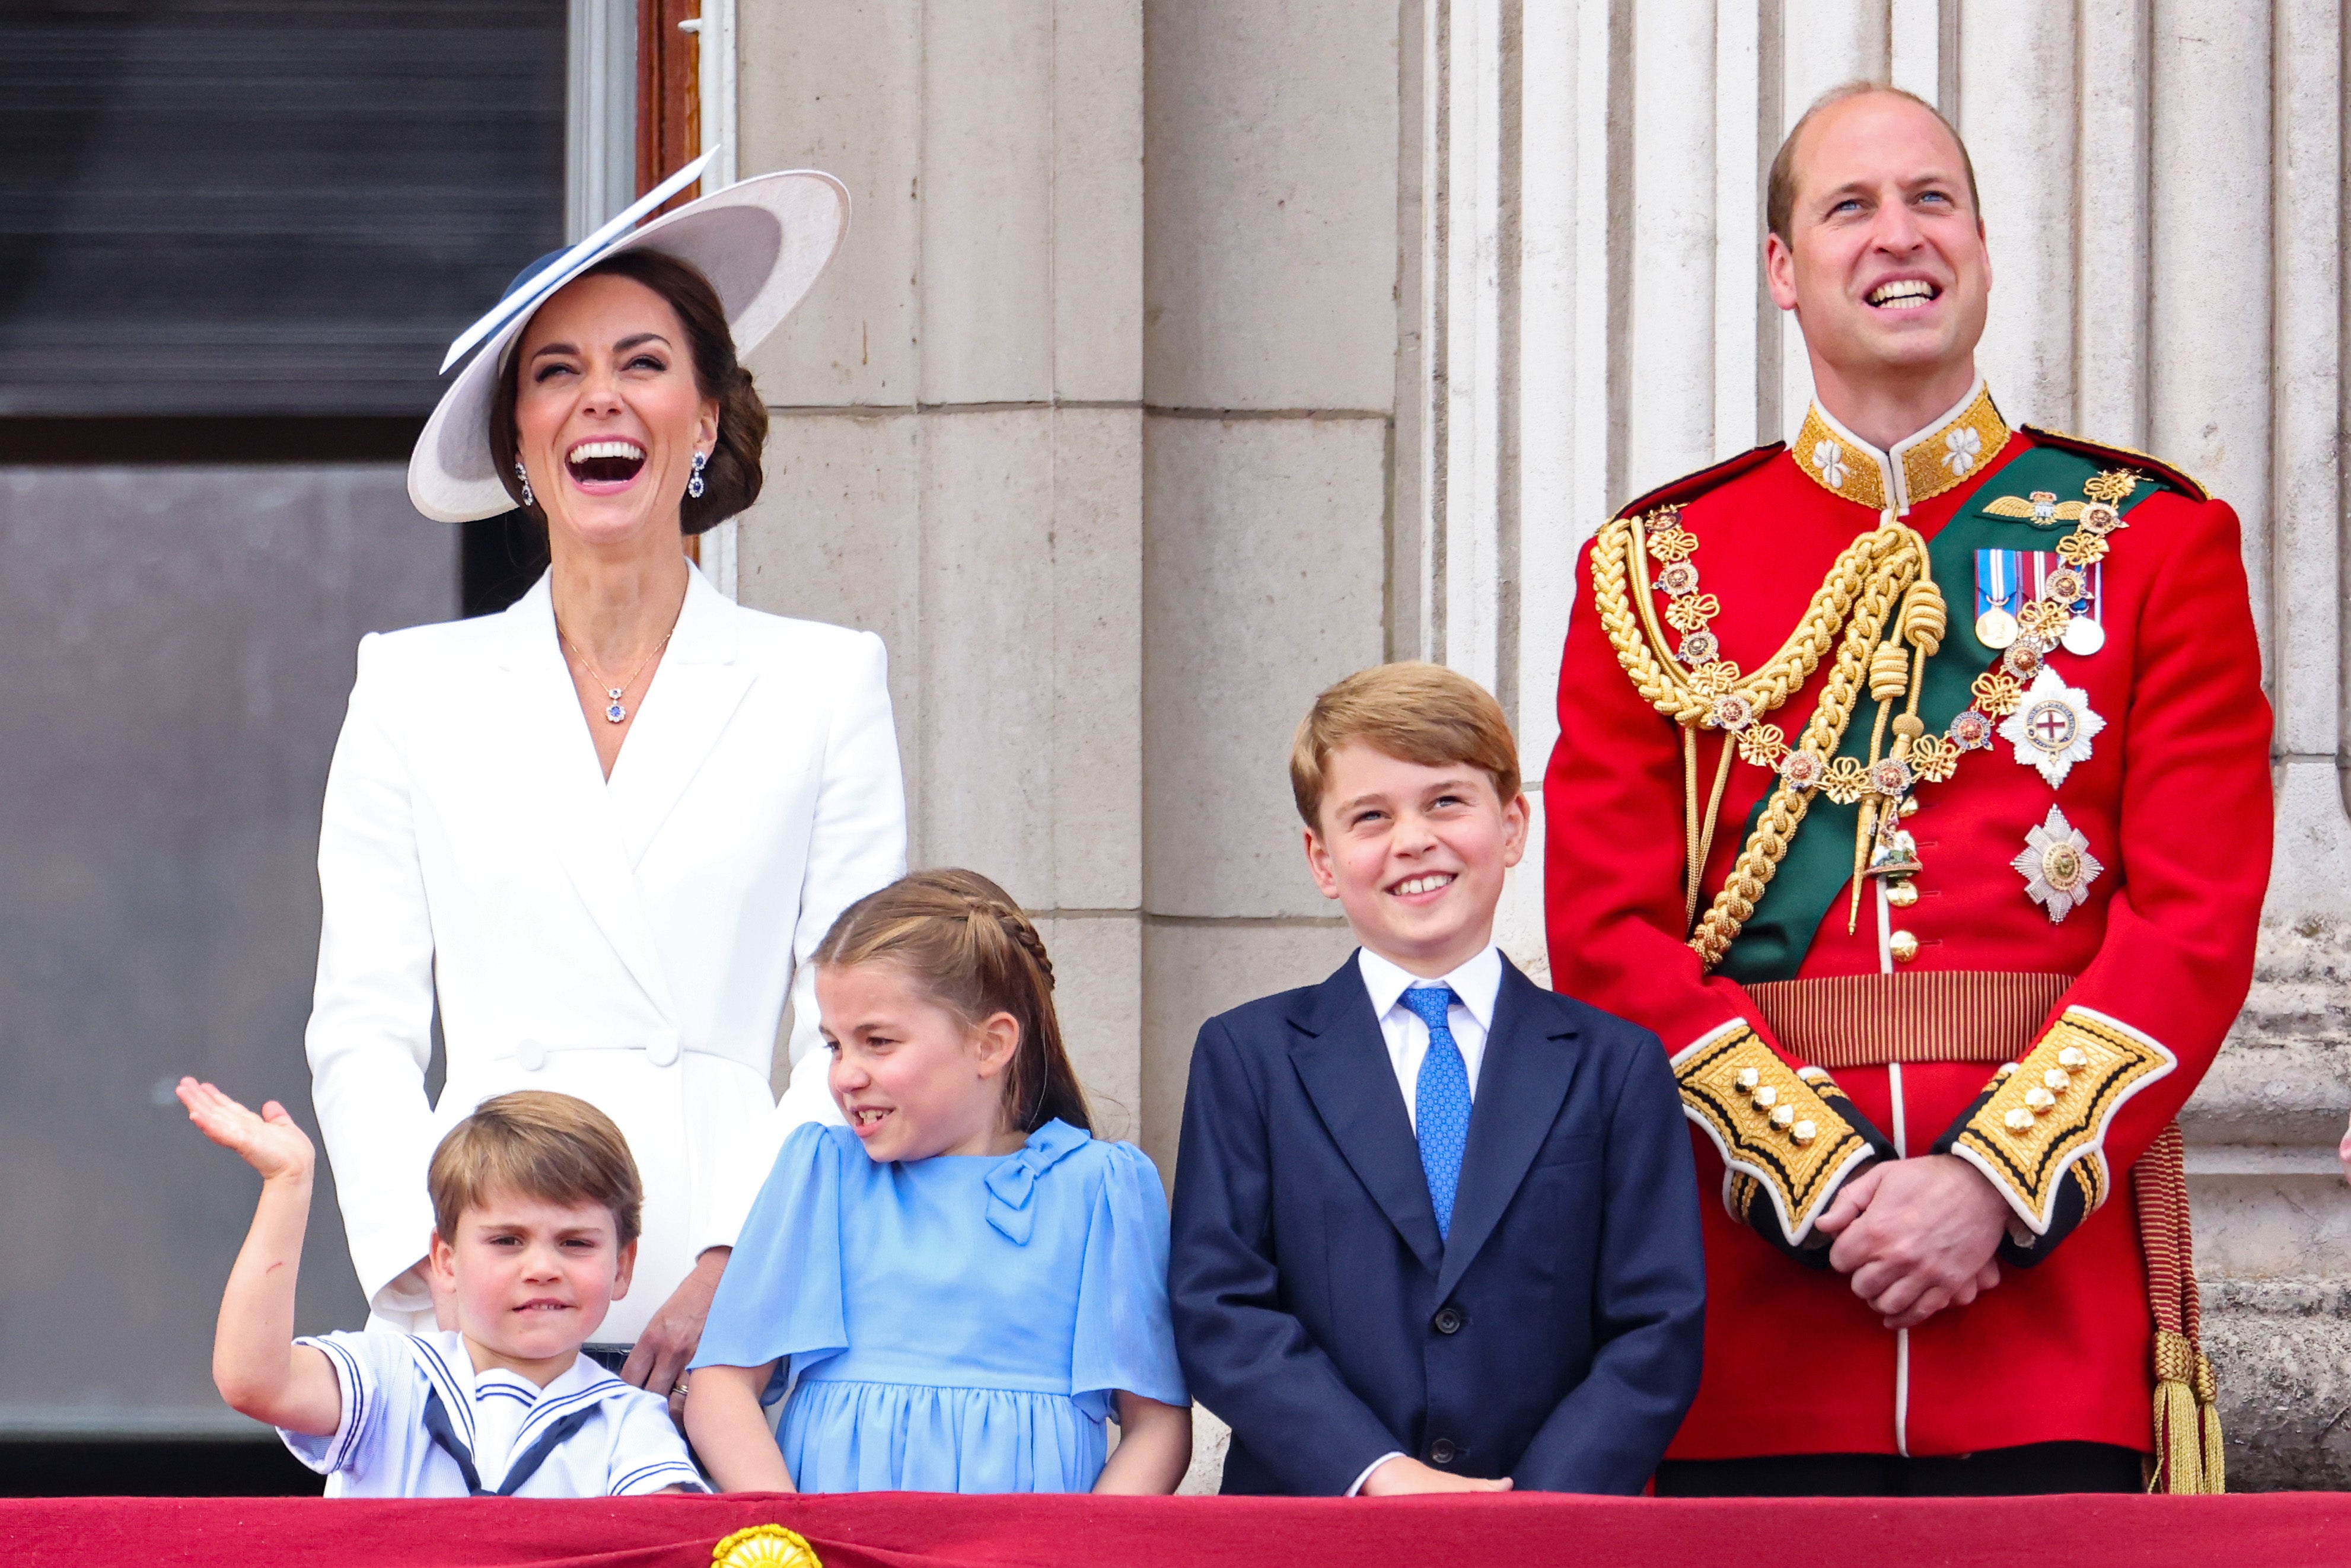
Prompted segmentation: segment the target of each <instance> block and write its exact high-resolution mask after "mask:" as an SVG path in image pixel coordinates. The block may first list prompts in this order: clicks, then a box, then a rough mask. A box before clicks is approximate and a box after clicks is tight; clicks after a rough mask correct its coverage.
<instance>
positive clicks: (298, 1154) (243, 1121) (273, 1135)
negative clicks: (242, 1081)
mask: <svg viewBox="0 0 2351 1568" xmlns="http://www.w3.org/2000/svg"><path fill="white" fill-rule="evenodd" d="M178 1093H179V1096H180V1103H181V1104H183V1105H185V1106H186V1107H187V1108H188V1120H189V1121H191V1122H193V1123H194V1124H196V1130H197V1131H199V1132H201V1133H202V1134H204V1136H205V1137H207V1138H210V1139H211V1140H212V1141H213V1142H214V1143H215V1144H218V1145H220V1146H221V1147H222V1148H225V1149H235V1151H236V1152H237V1153H238V1154H239V1155H243V1156H244V1158H245V1163H246V1165H249V1166H252V1167H253V1168H254V1169H255V1170H257V1171H259V1172H260V1173H261V1176H262V1179H263V1180H264V1181H267V1180H270V1179H272V1178H275V1177H280V1176H308V1175H309V1174H310V1171H311V1167H312V1166H314V1165H316V1163H317V1161H318V1157H319V1156H318V1153H317V1151H316V1150H314V1149H313V1148H312V1147H311V1146H310V1139H309V1136H308V1134H305V1133H304V1132H303V1131H302V1129H301V1128H300V1127H298V1126H296V1125H295V1124H294V1118H293V1117H292V1116H289V1115H287V1113H286V1107H285V1106H283V1105H281V1104H279V1103H277V1101H275V1100H271V1101H267V1102H266V1103H264V1104H263V1105H262V1107H261V1113H260V1114H259V1115H256V1114H255V1113H253V1112H252V1111H250V1110H249V1109H247V1108H246V1107H245V1106H243V1105H240V1104H238V1103H236V1102H235V1101H234V1100H232V1099H230V1098H229V1097H228V1096H227V1095H225V1094H224V1093H222V1092H220V1091H219V1090H218V1089H217V1088H215V1087H214V1086H213V1085H212V1084H209V1083H200V1082H197V1081H196V1080H195V1079H193V1078H183V1079H181V1080H180V1086H179V1090H178Z"/></svg>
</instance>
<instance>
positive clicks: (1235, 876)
mask: <svg viewBox="0 0 2351 1568" xmlns="http://www.w3.org/2000/svg"><path fill="white" fill-rule="evenodd" d="M1400 47H1401V43H1400V37H1399V31H1398V26H1397V8H1396V5H1395V3H1394V0H1297V3H1290V4H1283V5H1267V4H1264V3H1263V0H1151V3H1148V4H1146V5H1145V6H1144V60H1145V62H1146V76H1145V79H1144V109H1145V114H1144V141H1145V148H1146V158H1147V162H1148V166H1149V169H1150V177H1149V179H1148V181H1147V182H1146V183H1145V186H1144V237H1145V240H1146V242H1147V243H1146V246H1145V249H1144V398H1145V401H1146V402H1147V405H1148V406H1147V408H1146V411H1145V413H1144V435H1143V444H1144V483H1143V628H1144V671H1143V681H1144V691H1143V695H1144V705H1143V763H1144V854H1143V893H1144V998H1143V999H1144V1015H1143V1016H1144V1024H1143V1037H1144V1051H1143V1055H1144V1140H1145V1145H1146V1146H1147V1147H1148V1148H1149V1149H1150V1150H1151V1152H1152V1153H1153V1154H1154V1155H1155V1156H1157V1158H1158V1159H1159V1161H1160V1164H1161V1167H1162V1168H1163V1169H1166V1170H1172V1169H1173V1165H1174V1154H1175V1134H1176V1131H1177V1127H1178V1125H1179V1123H1180V1118H1181V1115H1182V1106H1183V1091H1184V1080H1185V1073H1186V1068H1187V1066H1188V1063H1189V1061H1190V1058H1191V1048H1192V1040H1193V1038H1194V1036H1195V1034H1196V1032H1197V1030H1198V1029H1199V1025H1200V1022H1201V1020H1202V1019H1205V1018H1207V1017H1208V1016H1209V1015H1210V1014H1212V1013H1215V1012H1217V1011H1218V1010H1221V1009H1225V1008H1228V1007H1232V1006H1234V1005H1236V1004H1238V1003H1239V1002H1242V1001H1245V1000H1247V999H1249V998H1252V997H1256V996H1259V995H1262V994H1264V993H1266V992H1268V991H1272V990H1279V989H1285V988H1290V987H1293V986H1299V985H1305V984H1310V983H1312V982H1314V981H1317V980H1320V979H1321V978H1322V977H1323V976H1324V975H1325V974H1327V973H1329V972H1330V970H1331V969H1332V967H1334V966H1335V965H1336V964H1337V963H1338V962H1339V961H1340V959H1341V958H1343V956H1345V955H1346V953H1347V952H1348V951H1349V950H1350V948H1351V946H1352V942H1351V940H1350V938H1349V937H1348V935H1347V933H1346V930H1345V928H1344V926H1343V924H1342V923H1341V922H1340V921H1339V920H1338V919H1337V918H1335V916H1336V911H1335V909H1333V908H1332V906H1330V905H1328V904H1325V903H1324V902H1323V900H1322V897H1321V895H1320V894H1317V893H1316V892H1315V889H1314V885H1313V883H1312V882H1311V881H1310V880H1309V878H1308V876H1307V874H1306V870H1305V866H1304V863H1303V860H1302V857H1301V852H1300V848H1299V822H1298V817H1297V812H1296V810H1295V809H1294V808H1293V806H1292V805H1291V803H1290V789H1289V785H1288V778H1287V763H1288V757H1289V744H1290V732H1291V730H1292V728H1293V727H1295V726H1296V725H1297V723H1298V721H1299V719H1300V718H1301V717H1302V716H1304V714H1305V712H1306V708H1307V705H1308V704H1309V703H1310V702H1311V700H1312V698H1313V695H1314V694H1315V693H1316V692H1317V691H1319V690H1320V689H1322V687H1323V686H1324V685H1329V684H1330V683H1331V682H1332V681H1334V680H1336V679H1338V678H1339V677H1340V676H1342V675H1344V674H1348V673H1349V672H1350V671H1353V670H1355V669H1357V668H1360V667H1361V666H1363V665H1365V664H1376V663H1378V662H1379V661H1380V660H1381V659H1382V658H1383V657H1384V656H1385V655H1386V653H1387V647H1388V644H1387V636H1386V627H1385V623H1384V612H1385V609H1386V604H1387V586H1388V583H1387V579H1388V574H1389V571H1390V570H1391V561H1390V559H1389V547H1388V522H1389V517H1388V507H1389V496H1390V493H1391V488H1392V484H1393V481H1394V473H1393V455H1392V444H1391V434H1392V425H1393V419H1394V414H1395V395H1396V381H1395V360H1396V342H1397V332H1398V316H1399V305H1398V298H1397V295H1398V288H1397V269H1398V238H1397V235H1398V223H1397V203H1398V177H1397V169H1398V160H1399V152H1398V137H1399V110H1398V83H1399V64H1398V51H1399V48H1400Z"/></svg>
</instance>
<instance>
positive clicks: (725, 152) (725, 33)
mask: <svg viewBox="0 0 2351 1568" xmlns="http://www.w3.org/2000/svg"><path fill="white" fill-rule="evenodd" d="M699 22H700V26H696V27H695V28H693V29H691V30H692V32H693V33H694V35H695V41H696V42H697V43H698V44H699V45H700V46H701V47H699V48H698V49H697V50H696V51H695V64H696V66H697V68H698V69H699V72H700V76H701V80H700V81H699V83H698V84H697V86H698V87H699V89H700V91H701V95H702V145H703V147H704V148H705V150H706V151H708V152H711V153H713V154H715V156H713V157H712V159H711V160H710V167H709V168H707V169H705V170H704V171H703V174H702V180H703V185H702V193H703V194H704V195H705V196H706V195H708V194H709V193H711V192H713V191H723V190H725V189H726V187H727V186H729V185H731V184H733V183H735V182H736V180H737V178H738V176H737V174H736V172H735V101H736V99H735V73H736V44H735V0H702V16H700V18H699Z"/></svg>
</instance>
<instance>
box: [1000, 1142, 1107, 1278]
mask: <svg viewBox="0 0 2351 1568" xmlns="http://www.w3.org/2000/svg"><path fill="white" fill-rule="evenodd" d="M1090 1141H1091V1140H1090V1139H1089V1138H1088V1137H1087V1135H1086V1134H1083V1133H1081V1132H1079V1131H1078V1130H1077V1129H1076V1128H1075V1127H1072V1126H1071V1125H1070V1124H1068V1123H1067V1122H1062V1121H1051V1122H1048V1123H1046V1124H1044V1125H1043V1126H1041V1127H1040V1128H1038V1129H1037V1130H1036V1131H1035V1132H1033V1133H1031V1134H1029V1141H1028V1143H1026V1144H1024V1145H1021V1147H1020V1148H1019V1151H1018V1152H1017V1153H1014V1154H1010V1155H1006V1156H1005V1157H1004V1159H1003V1161H1002V1163H1000V1164H999V1165H998V1166H997V1167H996V1168H995V1169H994V1170H992V1171H990V1172H988V1173H987V1222H988V1224H990V1225H992V1226H994V1227H996V1228H997V1230H998V1232H999V1233H1001V1234H1002V1235H1003V1236H1004V1237H1005V1239H1008V1240H1009V1241H1011V1242H1012V1243H1013V1244H1014V1245H1016V1246H1020V1247H1026V1246H1028V1245H1029V1236H1030V1235H1031V1234H1032V1233H1033V1232H1034V1231H1035V1230H1036V1228H1037V1210H1036V1209H1035V1208H1034V1207H1031V1205H1030V1203H1029V1199H1030V1198H1032V1197H1035V1196H1036V1192H1037V1178H1038V1177H1039V1176H1043V1175H1044V1174H1045V1173H1046V1172H1047V1171H1049V1170H1051V1169H1052V1168H1053V1167H1054V1166H1057V1165H1059V1164H1061V1162H1062V1161H1063V1160H1065V1159H1067V1158H1068V1157H1069V1156H1070V1155H1073V1154H1076V1153H1077V1152H1078V1151H1079V1150H1080V1149H1082V1148H1084V1147H1085V1146H1086V1145H1087V1144H1088V1143H1089V1142H1090Z"/></svg>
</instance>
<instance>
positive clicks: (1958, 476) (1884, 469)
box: [1795, 376, 2009, 517]
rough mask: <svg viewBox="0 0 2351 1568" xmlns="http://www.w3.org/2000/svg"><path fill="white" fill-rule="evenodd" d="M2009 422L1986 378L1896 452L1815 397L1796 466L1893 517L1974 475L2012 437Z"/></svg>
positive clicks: (1850, 498) (1797, 449)
mask: <svg viewBox="0 0 2351 1568" xmlns="http://www.w3.org/2000/svg"><path fill="white" fill-rule="evenodd" d="M2008 434H2009V430H2008V421H2006V420H2004V419H2002V418H2001V416H2000V410H1999V409H1997V408H1995V407H1993V406H1992V401H1991V392H1987V391H1985V390H1984V383H1983V378H1982V377H1981V376H1978V377H1977V378H1976V384H1975V385H1974V386H1972V387H1970V388H1969V389H1968V395H1967V396H1965V397H1963V398H1961V399H1960V400H1959V402H1958V403H1957V404H1956V405H1955V406H1954V407H1953V408H1952V409H1951V411H1950V412H1949V413H1946V414H1944V415H1943V417H1942V418H1940V419H1938V420H1937V421H1935V422H1934V423H1932V424H1929V425H1928V426H1927V428H1926V429H1924V430H1922V431H1920V432H1918V434H1916V435H1913V436H1911V437H1910V438H1909V439H1907V440H1906V441H1902V442H1899V443H1896V445H1895V448H1894V450H1893V451H1891V452H1880V451H1879V450H1878V449H1877V448H1876V447H1875V446H1872V445H1871V444H1869V443H1868V442H1866V441H1864V440H1863V439H1862V438H1861V437H1860V436H1858V435H1855V434H1854V433H1853V432H1852V431H1850V430H1847V429H1846V428H1845V427H1844V425H1842V424H1839V423H1837V421H1836V418H1835V416H1834V415H1833V414H1831V413H1829V412H1828V411H1827V410H1826V409H1824V408H1823V407H1822V406H1821V405H1820V404H1819V403H1818V402H1814V403H1813V406H1812V407H1811V408H1810V409H1808V410H1806V411H1805V413H1804V423H1803V428H1802V429H1801V430H1799V431H1797V432H1796V447H1795V453H1796V466H1797V467H1799V468H1802V470H1803V471H1804V473H1805V474H1806V475H1807V476H1810V477H1811V478H1812V479H1813V482H1814V483H1816V484H1818V485H1819V486H1821V488H1823V490H1829V491H1833V492H1834V493H1835V494H1837V495H1839V496H1842V497H1844V498H1845V499H1846V500H1848V501H1853V502H1855V503H1857V504H1859V505H1861V506H1864V507H1868V508H1869V509H1870V510H1871V511H1873V512H1886V511H1889V510H1890V511H1892V512H1893V513H1894V514H1895V515H1896V517H1899V516H1901V515H1902V514H1903V513H1905V512H1907V511H1908V510H1909V509H1910V508H1911V507H1915V506H1917V505H1918V504H1919V503H1920V502H1921V501H1929V500H1932V499H1934V498H1935V497H1937V496H1939V495H1941V494H1942V493H1943V492H1944V491H1946V490H1949V489H1950V488H1951V487H1952V486H1956V485H1959V484H1962V483H1964V482H1965V481H1967V480H1968V479H1970V478H1971V477H1973V476H1974V475H1975V474H1976V471H1977V470H1978V469H1979V468H1980V466H1981V465H1983V464H1985V463H1987V462H1989V461H1991V458H1992V457H1993V456H1994V455H1997V454H1998V453H1999V451H2000V449H2001V447H2002V446H2005V445H2006V444H2008Z"/></svg>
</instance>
